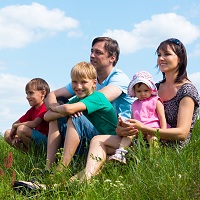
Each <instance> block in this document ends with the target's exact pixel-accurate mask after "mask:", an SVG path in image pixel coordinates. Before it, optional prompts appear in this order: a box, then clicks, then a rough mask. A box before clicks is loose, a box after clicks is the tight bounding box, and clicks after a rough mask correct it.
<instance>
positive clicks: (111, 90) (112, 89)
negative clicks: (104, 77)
mask: <svg viewBox="0 0 200 200" xmlns="http://www.w3.org/2000/svg"><path fill="white" fill-rule="evenodd" d="M99 92H102V93H103V94H104V95H105V96H106V98H107V99H108V100H109V101H110V102H112V101H114V100H115V99H117V97H119V96H120V95H121V93H122V90H121V89H120V88H119V87H117V86H114V85H108V86H105V87H104V88H102V89H101V90H99Z"/></svg>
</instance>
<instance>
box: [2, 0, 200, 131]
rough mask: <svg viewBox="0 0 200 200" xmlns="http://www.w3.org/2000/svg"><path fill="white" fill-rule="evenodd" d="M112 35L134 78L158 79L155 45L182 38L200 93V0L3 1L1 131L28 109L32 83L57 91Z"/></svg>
mask: <svg viewBox="0 0 200 200" xmlns="http://www.w3.org/2000/svg"><path fill="white" fill-rule="evenodd" d="M96 36H109V37H112V38H114V39H116V40H117V41H118V43H119V45H120V50H121V54H120V58H119V62H118V64H117V66H116V67H118V68H120V69H122V70H123V71H124V72H125V73H126V74H127V75H128V76H129V78H131V77H132V75H133V74H134V73H136V72H137V71H140V70H146V71H149V72H150V73H151V74H152V75H153V77H154V80H155V81H158V80H160V79H161V74H160V73H157V72H158V70H157V69H156V68H155V66H156V59H157V57H156V55H155V50H156V48H157V46H158V45H159V43H160V42H161V41H163V40H165V39H168V38H171V37H176V38H178V39H180V40H181V41H182V42H183V43H184V44H185V46H186V49H187V52H188V68H187V71H188V75H189V78H190V79H191V80H192V82H193V83H194V85H195V86H196V87H197V88H198V91H200V70H199V63H200V2H199V1H198V0H193V1H191V0H176V1H173V0H168V1H160V0H140V1H134V0H125V1H116V0H109V1H108V0H101V1H90V0H85V1H81V0H79V1H78V0H71V1H68V0H58V1H55V0H54V1H53V0H51V1H49V0H41V1H29V0H26V1H24V0H23V1H22V0H18V1H16V0H12V1H11V0H6V1H0V38H1V39H0V132H4V131H5V130H6V129H8V128H10V127H11V125H12V123H13V122H15V121H16V120H17V119H18V118H19V117H20V116H21V115H22V114H24V113H25V111H26V110H28V109H29V108H30V107H29V104H28V102H27V100H26V95H25V90H24V87H25V85H26V83H27V82H28V81H29V80H30V79H32V78H35V77H41V78H44V79H45V80H46V81H47V82H48V83H49V85H50V87H51V90H54V89H56V88H60V87H63V86H65V85H66V84H67V83H68V82H69V81H70V70H71V68H72V67H73V66H74V65H75V64H76V63H78V62H80V61H89V55H90V50H91V42H92V40H93V38H94V37H96Z"/></svg>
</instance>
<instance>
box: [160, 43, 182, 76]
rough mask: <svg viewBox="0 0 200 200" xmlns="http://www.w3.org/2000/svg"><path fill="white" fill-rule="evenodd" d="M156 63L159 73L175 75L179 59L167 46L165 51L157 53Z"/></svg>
mask: <svg viewBox="0 0 200 200" xmlns="http://www.w3.org/2000/svg"><path fill="white" fill-rule="evenodd" d="M157 63H158V66H159V69H160V71H161V72H164V73H166V72H170V71H173V72H174V73H177V71H178V63H179V58H178V56H177V55H176V54H175V53H174V51H173V50H172V49H171V47H170V46H169V45H168V46H167V48H166V50H165V51H164V50H161V49H160V50H159V51H158V59H157Z"/></svg>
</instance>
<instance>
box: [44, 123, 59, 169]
mask: <svg viewBox="0 0 200 200" xmlns="http://www.w3.org/2000/svg"><path fill="white" fill-rule="evenodd" d="M60 145H61V135H60V132H59V130H58V122H57V120H55V121H51V122H49V134H48V142H47V161H46V168H47V169H49V168H50V167H51V166H52V164H53V163H54V162H56V156H55V155H56V153H57V151H58V149H59V148H60Z"/></svg>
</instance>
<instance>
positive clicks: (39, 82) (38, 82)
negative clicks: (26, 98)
mask: <svg viewBox="0 0 200 200" xmlns="http://www.w3.org/2000/svg"><path fill="white" fill-rule="evenodd" d="M30 89H34V90H38V91H42V90H45V91H46V94H45V97H46V96H47V95H48V94H49V92H50V87H49V85H48V83H47V82H46V81H45V80H44V79H42V78H34V79H32V80H30V81H29V82H28V83H27V84H26V87H25V91H26V92H27V91H28V90H30Z"/></svg>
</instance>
